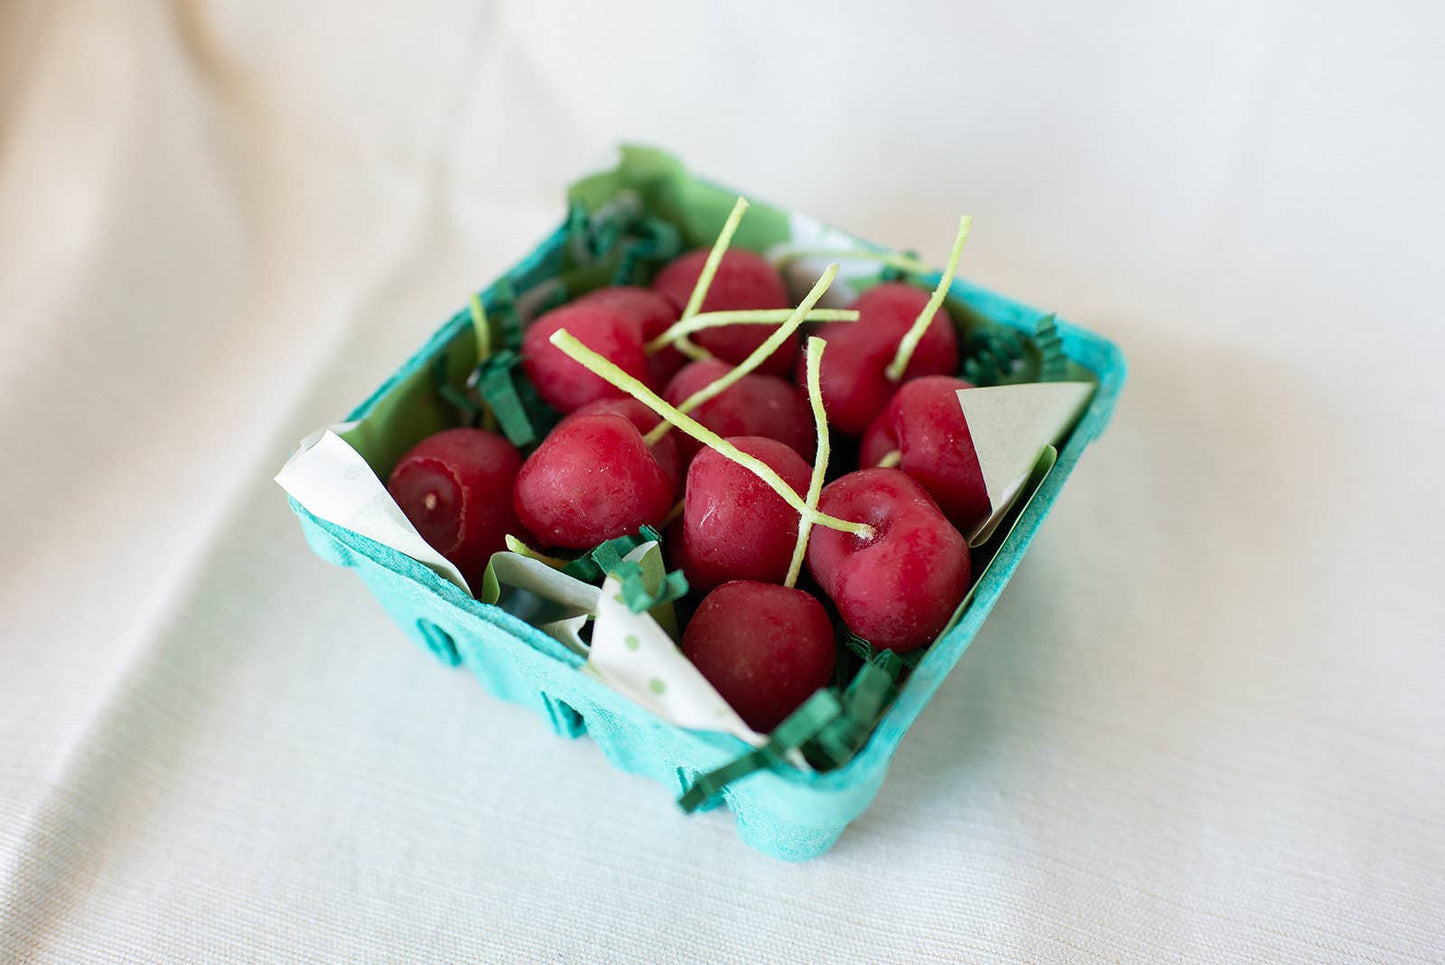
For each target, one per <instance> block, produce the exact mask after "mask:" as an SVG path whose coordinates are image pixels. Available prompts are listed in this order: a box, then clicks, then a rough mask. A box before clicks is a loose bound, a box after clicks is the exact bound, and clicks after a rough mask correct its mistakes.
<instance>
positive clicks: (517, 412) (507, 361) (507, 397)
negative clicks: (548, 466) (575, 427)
mask: <svg viewBox="0 0 1445 965" xmlns="http://www.w3.org/2000/svg"><path fill="white" fill-rule="evenodd" d="M521 362H522V359H521V357H520V356H519V355H517V353H516V352H513V351H511V350H510V349H503V350H502V351H500V352H494V353H493V354H491V355H489V356H488V357H486V358H484V359H482V361H481V362H480V363H478V365H477V370H476V372H475V373H474V375H473V379H474V382H475V384H476V387H477V391H478V392H479V393H480V394H481V396H482V398H483V399H484V400H486V403H487V406H488V407H489V408H490V409H491V410H492V414H493V415H495V416H496V417H497V423H498V424H499V425H500V426H501V428H502V434H503V435H505V436H506V437H507V441H508V442H510V443H511V444H512V445H514V446H517V447H519V448H521V447H524V446H530V445H531V444H532V443H534V442H537V441H539V440H540V439H541V438H542V436H543V435H545V434H546V429H547V427H546V426H545V425H543V426H539V425H536V424H535V423H534V420H533V413H532V412H529V411H528V406H527V404H526V402H524V401H523V398H522V395H521V393H520V392H519V391H518V388H517V383H516V381H515V378H514V375H515V372H514V370H515V369H516V368H517V366H519V365H520V364H521ZM529 387H530V386H529ZM538 401H540V400H538ZM538 421H545V420H544V419H543V420H538Z"/></svg>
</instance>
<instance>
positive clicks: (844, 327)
mask: <svg viewBox="0 0 1445 965" xmlns="http://www.w3.org/2000/svg"><path fill="white" fill-rule="evenodd" d="M928 300H929V295H928V292H926V291H922V290H920V289H917V288H914V287H913V286H911V285H905V284H903V283H902V282H887V283H884V284H882V285H878V286H876V287H874V288H870V289H868V291H866V292H864V293H863V294H862V295H860V296H858V300H857V301H855V302H854V303H853V306H852V307H853V308H855V309H857V311H858V313H859V318H858V321H856V322H849V323H847V324H837V323H832V324H827V325H823V326H821V330H820V331H819V332H818V334H819V335H820V336H821V337H823V338H824V339H826V340H827V342H828V352H827V355H826V356H825V357H824V360H823V373H822V389H823V405H824V407H825V408H826V409H827V411H828V422H829V424H830V425H831V426H832V427H833V428H835V429H838V430H839V431H841V432H845V433H848V434H849V435H855V436H856V435H860V434H861V433H862V432H863V430H865V429H867V428H868V423H869V422H870V421H872V419H873V418H874V417H875V416H877V415H878V413H879V412H881V411H882V410H883V407H884V406H886V405H887V404H888V400H889V399H891V398H892V397H893V393H894V392H896V391H898V383H897V382H895V381H893V380H892V379H890V378H889V377H888V372H887V370H888V366H889V363H891V362H892V360H893V358H894V356H895V355H896V354H897V351H898V346H899V343H900V342H901V341H902V340H903V338H904V337H905V336H906V335H907V334H908V331H909V329H910V328H911V327H912V325H913V323H914V321H915V320H916V319H917V318H918V315H919V313H920V312H922V311H923V309H924V308H926V307H927V305H928ZM957 370H958V335H957V333H956V331H955V330H954V327H953V320H952V319H951V318H950V317H949V314H948V311H947V310H946V309H944V308H939V309H938V310H937V311H935V312H934V313H933V315H932V318H931V320H930V321H929V323H928V327H927V328H926V329H924V331H923V335H922V338H921V339H920V341H919V342H918V347H917V348H916V349H915V350H914V352H913V357H912V358H911V359H910V360H909V362H908V365H907V367H906V368H905V369H904V372H903V380H904V381H906V380H908V379H914V378H918V377H919V376H924V375H951V374H953V373H954V372H956V371H957ZM798 381H799V382H802V381H803V379H802V373H801V371H800V372H799V373H798Z"/></svg>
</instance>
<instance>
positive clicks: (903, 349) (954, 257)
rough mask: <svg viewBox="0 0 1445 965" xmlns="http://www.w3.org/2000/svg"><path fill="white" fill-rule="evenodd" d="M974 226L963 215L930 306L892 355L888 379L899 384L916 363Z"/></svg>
mask: <svg viewBox="0 0 1445 965" xmlns="http://www.w3.org/2000/svg"><path fill="white" fill-rule="evenodd" d="M971 227H973V219H972V218H971V217H969V216H968V215H964V216H963V217H962V218H959V219H958V235H957V236H956V237H955V238H954V239H953V251H952V253H950V254H949V256H948V265H947V266H945V267H944V269H943V277H941V278H939V279H938V285H937V287H935V288H934V289H933V294H932V295H931V296H929V299H928V304H926V305H924V306H923V311H921V312H919V313H918V317H917V318H916V319H914V320H913V325H912V326H911V327H910V328H909V329H908V332H907V333H906V334H905V335H904V336H903V341H901V342H899V343H898V352H897V354H895V355H894V356H893V361H892V362H890V363H888V368H887V370H886V371H887V373H888V378H889V380H891V381H893V382H897V381H899V380H901V379H902V378H903V373H904V371H905V370H906V369H907V368H908V363H909V362H911V361H913V353H914V352H915V351H917V349H918V343H919V342H921V341H923V333H924V332H926V331H928V326H929V324H930V323H931V322H932V321H933V313H934V312H936V311H938V309H939V308H940V307H941V306H942V305H943V299H944V297H945V296H946V295H947V294H948V288H949V286H950V285H952V284H953V275H954V273H955V272H957V271H958V260H959V259H960V258H962V257H963V243H964V242H965V241H967V240H968V229H969V228H971Z"/></svg>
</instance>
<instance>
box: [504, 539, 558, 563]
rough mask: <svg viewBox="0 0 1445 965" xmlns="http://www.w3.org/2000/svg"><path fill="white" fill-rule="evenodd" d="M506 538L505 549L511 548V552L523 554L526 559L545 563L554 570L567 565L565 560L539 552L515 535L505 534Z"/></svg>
mask: <svg viewBox="0 0 1445 965" xmlns="http://www.w3.org/2000/svg"><path fill="white" fill-rule="evenodd" d="M506 540H507V549H509V550H511V551H512V552H513V553H516V554H517V555H518V556H525V557H527V559H529V560H536V561H537V562H538V563H546V564H547V565H548V566H550V567H552V569H554V570H560V569H562V568H563V567H564V566H566V565H567V561H566V560H559V559H558V558H557V557H555V556H548V555H547V554H546V553H539V552H537V551H536V550H534V549H532V547H530V546H528V545H527V544H526V543H524V542H522V541H521V540H519V539H517V537H515V536H513V535H512V534H511V533H508V534H507V536H506Z"/></svg>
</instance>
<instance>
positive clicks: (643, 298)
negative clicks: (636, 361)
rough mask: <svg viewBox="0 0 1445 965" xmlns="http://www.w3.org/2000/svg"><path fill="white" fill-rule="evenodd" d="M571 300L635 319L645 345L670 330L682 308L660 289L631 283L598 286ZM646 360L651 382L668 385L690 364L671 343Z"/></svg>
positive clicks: (576, 303) (577, 303)
mask: <svg viewBox="0 0 1445 965" xmlns="http://www.w3.org/2000/svg"><path fill="white" fill-rule="evenodd" d="M572 304H574V305H601V306H603V307H605V308H610V309H611V310H613V311H615V312H617V313H618V314H619V315H622V316H623V317H624V318H629V319H631V320H633V321H635V322H636V323H637V324H638V325H639V326H640V327H641V328H642V341H643V344H644V345H645V344H646V343H648V342H650V341H652V340H653V339H654V338H657V336H659V335H661V334H662V333H663V332H665V331H667V329H668V328H669V327H671V326H672V323H673V322H675V321H677V316H678V315H679V314H681V312H682V309H681V308H679V307H678V306H676V305H674V304H673V303H672V299H670V298H668V297H667V296H666V295H663V294H662V293H661V292H656V291H653V290H652V289H651V288H636V287H634V286H631V285H610V286H608V287H606V288H595V289H593V290H592V291H590V292H588V293H587V294H585V295H583V296H582V297H581V298H578V299H576V300H575V301H573V303H572ZM574 334H575V333H574ZM647 364H648V368H649V369H650V370H651V371H652V384H653V385H666V384H667V380H668V379H670V378H672V377H673V376H674V375H676V374H677V370H678V369H680V368H682V367H683V366H684V365H686V364H687V356H685V355H683V354H682V353H681V352H679V351H678V350H677V349H675V348H670V347H669V348H665V349H663V350H662V351H660V352H655V353H653V354H651V355H649V356H648V357H647Z"/></svg>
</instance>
